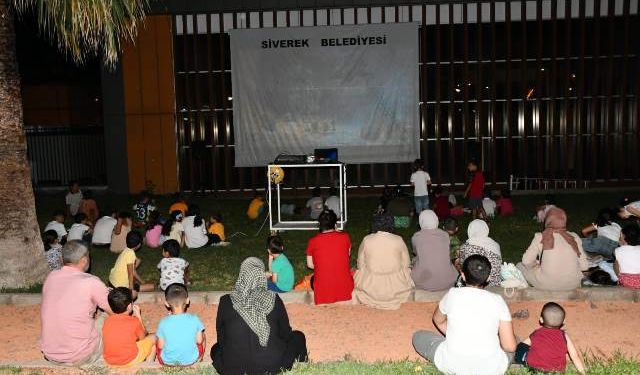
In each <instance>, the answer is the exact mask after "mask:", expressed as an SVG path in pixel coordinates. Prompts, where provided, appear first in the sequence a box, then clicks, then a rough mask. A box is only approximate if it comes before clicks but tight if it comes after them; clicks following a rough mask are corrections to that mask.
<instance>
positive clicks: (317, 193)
mask: <svg viewBox="0 0 640 375" xmlns="http://www.w3.org/2000/svg"><path fill="white" fill-rule="evenodd" d="M321 195H322V190H320V187H318V186H316V187H314V188H313V190H311V196H312V197H319V196H321Z"/></svg>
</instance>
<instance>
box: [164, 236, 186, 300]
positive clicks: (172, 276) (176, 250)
mask: <svg viewBox="0 0 640 375" xmlns="http://www.w3.org/2000/svg"><path fill="white" fill-rule="evenodd" d="M162 256H163V258H162V260H161V261H160V263H158V269H159V270H160V290H162V291H164V290H166V289H167V287H168V286H169V285H171V284H185V285H188V284H189V281H188V271H189V262H187V261H186V260H184V259H182V258H180V244H179V243H178V241H176V240H173V239H170V240H166V241H164V243H163V244H162Z"/></svg>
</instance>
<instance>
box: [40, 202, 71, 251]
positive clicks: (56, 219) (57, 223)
mask: <svg viewBox="0 0 640 375" xmlns="http://www.w3.org/2000/svg"><path fill="white" fill-rule="evenodd" d="M48 230H55V231H56V233H57V234H58V242H60V243H63V242H64V241H65V240H66V238H67V228H65V227H64V212H62V211H60V210H57V211H54V212H53V220H51V221H50V222H49V223H47V226H46V227H44V231H43V232H46V231H48Z"/></svg>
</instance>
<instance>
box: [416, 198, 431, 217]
mask: <svg viewBox="0 0 640 375" xmlns="http://www.w3.org/2000/svg"><path fill="white" fill-rule="evenodd" d="M413 201H414V203H415V205H416V215H420V212H422V211H424V210H428V209H429V196H428V195H421V196H415V197H413Z"/></svg>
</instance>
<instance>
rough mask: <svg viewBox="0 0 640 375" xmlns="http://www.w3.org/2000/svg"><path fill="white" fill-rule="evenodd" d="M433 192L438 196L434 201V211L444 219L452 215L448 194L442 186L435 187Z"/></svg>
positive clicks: (439, 217)
mask: <svg viewBox="0 0 640 375" xmlns="http://www.w3.org/2000/svg"><path fill="white" fill-rule="evenodd" d="M433 193H434V195H435V198H436V199H435V201H434V202H433V212H435V213H436V215H437V216H438V219H440V220H444V219H446V218H448V217H449V216H451V204H450V203H449V199H448V198H447V196H446V195H445V194H444V191H443V190H442V186H437V187H436V188H435V189H433Z"/></svg>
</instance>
